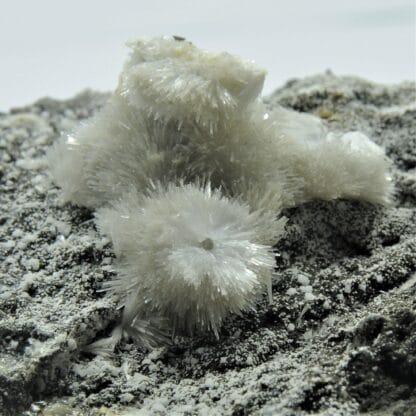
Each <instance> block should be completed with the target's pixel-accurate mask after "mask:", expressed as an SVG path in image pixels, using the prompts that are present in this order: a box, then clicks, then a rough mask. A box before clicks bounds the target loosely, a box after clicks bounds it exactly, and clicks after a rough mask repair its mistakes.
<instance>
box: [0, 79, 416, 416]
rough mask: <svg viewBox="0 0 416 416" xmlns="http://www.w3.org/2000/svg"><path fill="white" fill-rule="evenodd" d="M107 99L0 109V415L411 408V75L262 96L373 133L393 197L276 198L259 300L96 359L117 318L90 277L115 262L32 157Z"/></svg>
mask: <svg viewBox="0 0 416 416" xmlns="http://www.w3.org/2000/svg"><path fill="white" fill-rule="evenodd" d="M107 97H108V96H107V95H105V94H98V93H92V92H84V93H82V94H80V95H78V96H77V97H75V98H74V99H71V100H68V101H56V100H53V99H42V100H40V101H38V102H36V103H34V104H33V105H31V106H28V107H24V108H18V109H13V110H12V111H11V112H10V113H7V114H0V273H1V274H0V409H1V411H0V414H2V415H20V414H24V415H33V416H35V415H45V416H46V415H48V416H52V415H61V416H64V415H91V416H92V415H165V414H168V415H194V414H195V415H196V414H199V415H234V416H243V415H249V414H258V415H285V416H289V415H293V416H294V415H318V414H319V415H328V416H337V415H345V416H346V415H356V414H369V415H403V416H405V415H407V416H411V415H415V414H416V307H415V306H416V105H415V102H416V88H415V85H414V83H410V82H409V83H402V84H400V85H397V86H383V85H377V84H373V83H370V82H367V81H363V80H360V79H357V78H354V77H337V76H334V75H332V74H330V73H328V74H325V75H320V76H316V77H311V78H307V79H302V80H293V81H290V82H288V83H287V84H286V85H285V86H284V87H283V88H281V89H279V90H277V91H276V92H275V93H274V94H272V95H271V96H270V97H267V98H266V99H265V101H266V102H267V104H268V105H269V106H270V107H273V106H274V105H276V104H281V105H284V106H287V107H291V108H294V109H296V110H298V111H302V112H310V113H313V114H316V115H318V116H320V117H322V118H323V119H326V120H327V122H328V123H329V125H330V126H331V128H332V129H341V130H354V129H358V130H361V131H363V132H364V133H365V134H367V135H368V136H369V137H371V138H372V139H373V140H374V141H375V142H377V143H378V144H381V145H382V146H384V148H385V149H386V151H387V154H388V156H389V157H390V158H391V160H392V162H393V163H392V169H391V172H392V178H393V181H394V184H395V195H394V202H393V204H392V205H391V206H390V207H387V208H381V207H375V206H372V205H369V204H364V203H359V202H353V201H345V200H340V201H334V202H320V201H314V202H311V203H308V204H305V205H303V206H301V207H297V208H294V209H291V210H288V211H287V212H285V215H286V216H287V217H288V218H289V222H288V224H287V226H286V231H287V232H286V234H285V236H284V238H283V239H282V240H280V241H279V242H278V243H277V245H276V253H277V255H276V274H275V276H274V279H273V296H274V300H273V304H271V305H269V304H268V302H267V300H266V299H265V298H264V299H260V300H259V305H258V308H257V311H256V312H252V313H248V314H245V315H244V316H241V317H232V318H230V319H229V320H228V321H227V323H226V325H225V326H224V328H223V329H222V331H221V334H220V335H221V336H220V340H219V341H217V340H216V339H215V338H213V337H212V336H211V335H207V334H200V335H199V336H198V337H195V338H192V339H191V338H185V337H182V338H181V337H176V338H175V339H174V340H173V343H172V345H171V346H169V347H165V348H160V349H158V350H154V351H152V352H150V353H148V352H143V351H141V350H139V349H137V347H136V346H135V345H134V344H132V343H131V342H130V341H129V340H124V341H123V342H122V343H121V345H120V346H119V347H118V349H117V350H116V352H115V353H114V354H113V355H112V356H109V357H95V356H92V355H90V354H88V353H87V352H85V346H86V345H88V344H89V343H91V342H93V341H94V340H97V339H100V338H102V337H103V336H106V335H108V334H109V333H110V332H111V329H112V328H113V327H114V326H115V325H116V323H117V319H118V318H119V311H117V309H116V299H114V298H111V297H110V296H109V295H108V294H106V293H105V292H103V291H101V290H100V289H101V287H102V284H103V282H104V281H106V280H108V279H111V278H112V276H113V275H114V271H113V263H114V255H113V252H112V247H111V244H110V243H109V242H108V241H107V240H105V239H103V238H102V237H101V236H100V235H99V234H98V233H97V231H96V229H95V226H94V222H93V216H92V213H91V212H90V211H88V210H86V209H80V208H77V207H74V206H70V205H63V204H62V203H61V202H60V191H59V189H57V188H56V187H54V186H53V185H52V183H51V180H50V177H49V174H48V170H47V166H46V163H45V160H44V155H45V151H46V149H47V148H48V147H49V146H50V145H51V144H52V143H53V142H54V140H56V139H57V137H58V136H59V134H60V133H61V132H62V131H70V130H71V129H73V128H74V127H75V126H76V125H78V123H79V122H82V120H85V119H86V118H88V117H90V116H91V115H92V114H94V112H96V111H97V110H98V109H99V108H100V107H101V106H102V105H103V103H104V102H105V100H106V99H107ZM129 408H130V410H128V409H129ZM138 409H140V410H138Z"/></svg>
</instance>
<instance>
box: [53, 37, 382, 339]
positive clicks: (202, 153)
mask: <svg viewBox="0 0 416 416" xmlns="http://www.w3.org/2000/svg"><path fill="white" fill-rule="evenodd" d="M129 46H130V48H131V53H130V57H129V59H128V61H127V63H126V64H125V66H124V68H123V71H122V73H121V75H120V81H119V85H118V87H117V88H116V90H115V91H114V93H113V95H112V97H111V98H110V100H109V101H108V103H107V105H106V106H105V107H104V108H103V110H102V111H101V112H100V113H99V114H97V115H96V116H95V117H94V118H93V119H91V120H90V121H89V122H87V124H85V125H83V126H81V127H80V128H79V130H77V131H76V132H74V133H73V134H72V135H70V136H68V137H66V138H64V139H62V140H60V141H59V142H58V143H57V144H56V145H55V146H54V147H53V148H52V149H51V150H50V152H49V154H48V159H49V164H50V168H51V171H52V174H53V176H54V179H55V181H56V183H57V184H58V185H59V186H60V187H61V188H62V190H63V194H64V198H65V200H67V201H70V202H72V203H75V204H78V205H83V206H87V207H91V208H95V209H99V211H98V216H97V218H98V224H99V227H100V229H101V231H102V232H103V233H105V234H107V235H109V236H110V237H111V239H112V241H113V244H114V248H115V251H116V254H117V256H118V258H119V266H118V269H119V273H118V277H117V279H116V280H115V281H113V282H110V283H109V288H110V290H112V291H113V292H115V293H116V294H118V295H119V296H120V301H121V304H122V305H123V306H124V315H123V320H122V321H123V328H124V329H125V331H127V332H128V333H129V334H130V335H131V336H133V338H136V339H139V340H140V342H141V343H142V345H144V346H151V345H152V344H153V342H151V340H156V341H157V340H158V339H160V337H159V334H158V332H157V329H155V331H156V332H155V331H153V332H152V330H151V328H150V327H149V325H148V324H146V322H147V323H149V322H162V321H163V320H167V321H168V322H169V323H170V325H171V327H174V328H180V329H185V330H188V331H190V332H192V331H194V330H195V329H201V328H207V329H210V330H212V331H214V332H215V333H218V330H219V327H220V325H221V322H222V321H223V319H224V318H225V317H226V316H227V315H228V314H229V313H240V312H241V311H243V310H246V309H248V308H252V307H253V306H254V304H255V300H256V297H257V294H258V293H259V291H260V289H262V288H265V287H267V286H270V274H271V271H272V268H273V256H272V254H271V253H270V251H269V249H268V248H267V247H270V245H272V244H273V243H275V242H276V241H277V239H278V238H279V236H281V235H282V233H283V226H284V221H283V220H278V219H277V217H278V215H279V212H280V210H281V209H282V208H285V207H290V206H294V205H297V204H300V203H302V202H305V201H307V200H310V199H313V198H320V199H326V200H329V199H334V198H355V199H361V200H367V201H370V202H374V203H387V202H388V199H389V194H390V182H389V180H388V177H387V175H386V171H387V167H388V162H387V160H386V158H385V155H384V152H383V151H382V149H381V148H379V147H378V146H377V145H376V144H374V143H373V142H371V141H370V140H369V139H368V138H367V137H366V136H365V135H363V134H362V133H360V132H349V133H344V134H343V133H340V132H327V129H326V127H325V125H324V124H323V123H322V122H321V121H320V120H319V119H318V118H316V117H313V116H311V115H307V114H299V113H296V112H294V111H290V110H286V109H283V108H277V109H275V110H273V111H267V110H266V108H265V106H264V105H263V103H262V102H261V101H260V99H259V95H260V92H261V89H262V86H263V82H264V77H265V71H264V70H263V69H261V68H259V67H258V66H257V65H255V64H254V63H253V62H252V61H248V60H243V59H240V58H238V57H235V56H233V55H230V54H228V53H225V52H223V53H211V52H207V51H204V50H201V49H198V48H196V47H195V46H194V45H193V44H192V43H191V42H188V41H186V40H184V39H182V38H178V37H161V38H149V39H147V38H146V39H145V38H141V39H137V40H134V41H131V42H130V43H129ZM120 336H121V335H120V331H118V332H117V334H116V335H114V334H113V337H112V339H110V340H108V342H107V344H111V343H112V342H113V341H114V342H116V341H117V340H118V339H119V338H120ZM146 337H147V339H146ZM152 337H153V338H152ZM101 344H103V345H104V344H105V345H107V344H106V342H104V343H101ZM103 345H102V346H103Z"/></svg>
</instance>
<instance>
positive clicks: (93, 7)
mask: <svg viewBox="0 0 416 416" xmlns="http://www.w3.org/2000/svg"><path fill="white" fill-rule="evenodd" d="M156 34H168V35H170V34H176V35H181V36H184V37H186V38H188V39H189V40H192V41H193V42H194V43H195V44H196V45H198V46H201V47H203V48H206V49H212V50H227V51H229V52H233V53H236V54H239V55H242V56H245V57H247V58H251V59H255V60H256V61H257V62H258V63H259V64H260V65H261V66H263V67H264V68H266V69H267V70H268V77H267V81H266V85H265V93H268V92H271V91H272V90H273V89H274V88H276V87H278V86H280V85H281V84H283V83H284V82H285V81H286V80H287V79H289V78H293V77H302V76H306V75H312V74H315V73H318V72H323V71H325V70H326V69H328V68H330V69H331V70H333V71H334V72H335V73H337V74H355V75H358V76H361V77H365V78H368V79H371V80H374V81H378V82H385V83H395V82H399V81H401V80H404V79H415V72H416V63H415V60H416V57H415V54H416V52H415V50H416V46H415V1H414V0H348V1H347V0H345V1H344V0H343V1H341V0H285V1H282V0H275V1H273V0H252V1H245V0H205V1H190V0H166V1H161V0H147V1H143V0H136V1H134V0H111V1H110V0H71V1H60V0H26V1H24V0H0V112H1V111H6V110H7V109H9V108H10V107H14V106H21V105H25V104H28V103H30V102H31V101H33V100H35V99H37V98H40V97H42V96H46V95H49V96H53V97H57V98H67V97H70V96H72V95H74V94H76V93H77V92H79V91H80V90H81V89H83V88H86V87H91V88H93V89H98V90H102V91H109V90H111V89H112V88H113V87H114V86H115V83H116V81H117V75H118V73H119V71H120V68H121V66H122V63H123V61H124V59H125V57H126V53H127V49H126V48H125V46H124V43H125V41H126V40H127V39H129V38H131V37H134V36H138V35H156Z"/></svg>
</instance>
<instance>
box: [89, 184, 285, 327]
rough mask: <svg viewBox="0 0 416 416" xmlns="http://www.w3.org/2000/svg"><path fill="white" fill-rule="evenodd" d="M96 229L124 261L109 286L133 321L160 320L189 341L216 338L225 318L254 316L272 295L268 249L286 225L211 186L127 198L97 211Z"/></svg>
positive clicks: (190, 186) (181, 187) (158, 190)
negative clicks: (198, 335) (194, 336)
mask: <svg viewBox="0 0 416 416" xmlns="http://www.w3.org/2000/svg"><path fill="white" fill-rule="evenodd" d="M97 222H98V226H99V228H100V230H101V231H102V232H103V233H105V234H107V235H109V236H110V238H111V240H112V241H113V244H114V248H115V251H116V254H117V255H118V256H119V257H120V258H122V262H121V263H120V265H119V273H118V277H117V279H115V280H114V281H112V282H109V285H108V286H109V288H110V290H112V291H113V292H115V293H117V294H119V295H120V296H121V301H122V304H123V306H124V307H125V309H126V310H127V311H128V313H129V314H130V315H131V316H132V317H133V318H135V317H137V316H139V317H142V318H143V317H152V316H158V315H160V316H162V317H170V318H171V321H172V324H173V326H174V327H175V328H178V329H184V330H186V331H187V332H190V333H192V332H194V330H195V329H201V328H207V329H210V330H212V331H213V332H214V333H216V334H218V330H219V327H220V325H221V323H222V321H223V319H224V318H225V317H226V316H227V315H228V314H229V313H240V312H241V311H242V310H247V309H249V308H253V307H254V304H255V303H254V302H255V299H256V298H257V295H258V294H259V293H260V292H261V291H262V290H263V289H264V287H268V288H269V293H270V294H271V274H270V271H271V269H272V268H273V266H274V263H275V260H274V255H273V253H272V252H271V250H270V244H272V243H273V242H274V237H275V236H276V235H279V234H281V232H282V229H283V225H284V223H283V222H282V221H274V218H270V217H268V218H267V221H265V218H264V215H263V213H262V212H258V211H250V208H249V206H248V205H247V204H243V203H241V202H237V201H235V200H230V199H228V198H226V197H224V196H223V195H221V192H220V191H219V190H215V191H212V190H211V188H210V186H209V184H207V185H206V186H205V187H200V186H195V185H193V184H188V185H178V186H177V185H170V186H168V188H167V189H165V188H163V187H157V188H156V189H154V190H153V191H152V192H149V193H148V195H146V196H137V195H127V196H126V197H125V198H124V199H122V200H121V201H119V202H117V203H115V204H114V205H113V206H112V207H111V208H102V209H100V210H99V211H98V215H97ZM267 234H268V235H269V239H268V241H267V240H266V241H264V239H263V240H262V239H260V241H259V236H264V235H267ZM126 330H127V331H129V323H127V325H126Z"/></svg>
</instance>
